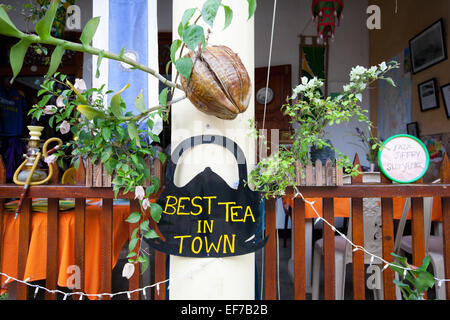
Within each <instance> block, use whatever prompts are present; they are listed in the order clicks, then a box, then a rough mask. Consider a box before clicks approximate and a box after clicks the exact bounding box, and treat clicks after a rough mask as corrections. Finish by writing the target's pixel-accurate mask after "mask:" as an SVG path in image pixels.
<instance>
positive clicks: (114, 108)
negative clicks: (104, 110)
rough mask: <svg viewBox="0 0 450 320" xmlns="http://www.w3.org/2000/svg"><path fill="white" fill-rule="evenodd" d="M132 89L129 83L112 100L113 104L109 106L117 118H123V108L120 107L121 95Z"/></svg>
mask: <svg viewBox="0 0 450 320" xmlns="http://www.w3.org/2000/svg"><path fill="white" fill-rule="evenodd" d="M129 87H130V84H129V83H128V84H127V85H126V86H125V87H123V88H122V89H120V90H119V91H118V92H117V93H116V94H115V95H113V97H112V98H111V102H110V105H109V110H110V111H111V113H112V114H113V115H114V116H116V117H117V118H121V117H122V108H121V107H120V100H121V99H122V97H121V93H122V92H124V91H125V90H126V89H128V88H129Z"/></svg>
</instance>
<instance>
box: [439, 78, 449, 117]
mask: <svg viewBox="0 0 450 320" xmlns="http://www.w3.org/2000/svg"><path fill="white" fill-rule="evenodd" d="M441 93H442V99H443V100H444V107H445V112H446V113H447V118H449V119H450V83H447V84H446V85H445V86H442V87H441Z"/></svg>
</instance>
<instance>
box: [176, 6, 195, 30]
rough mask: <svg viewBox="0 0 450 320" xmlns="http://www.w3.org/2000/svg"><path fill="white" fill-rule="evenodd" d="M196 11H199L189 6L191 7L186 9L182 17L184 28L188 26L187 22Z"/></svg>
mask: <svg viewBox="0 0 450 320" xmlns="http://www.w3.org/2000/svg"><path fill="white" fill-rule="evenodd" d="M195 11H197V9H196V8H189V9H186V10H184V12H183V17H182V18H181V22H180V23H181V25H182V27H183V29H184V28H186V26H187V24H188V23H189V21H190V20H191V19H192V17H193V16H194V13H195ZM180 36H181V35H180Z"/></svg>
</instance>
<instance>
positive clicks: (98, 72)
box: [95, 50, 105, 79]
mask: <svg viewBox="0 0 450 320" xmlns="http://www.w3.org/2000/svg"><path fill="white" fill-rule="evenodd" d="M104 55H105V51H104V50H102V51H100V53H99V54H98V57H97V70H96V71H95V77H96V78H97V79H98V78H99V77H100V65H101V64H102V59H103V57H104Z"/></svg>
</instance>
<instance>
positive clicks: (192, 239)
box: [147, 135, 267, 257]
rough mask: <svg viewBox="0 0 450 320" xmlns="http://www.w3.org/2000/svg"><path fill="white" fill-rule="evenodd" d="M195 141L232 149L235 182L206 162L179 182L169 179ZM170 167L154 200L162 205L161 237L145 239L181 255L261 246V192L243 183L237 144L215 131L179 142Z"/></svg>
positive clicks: (236, 252)
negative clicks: (203, 167)
mask: <svg viewBox="0 0 450 320" xmlns="http://www.w3.org/2000/svg"><path fill="white" fill-rule="evenodd" d="M200 144H216V145H219V146H222V147H224V148H226V149H228V150H229V151H230V152H232V153H233V155H234V157H235V158H236V160H237V163H238V171H239V184H238V186H237V188H232V187H230V186H229V185H228V184H227V183H226V182H225V181H224V180H223V179H222V178H221V177H220V176H219V175H218V174H216V173H215V172H213V171H212V170H211V168H209V167H207V168H206V169H205V170H204V171H203V172H201V173H199V174H197V175H196V176H195V177H194V178H193V179H192V180H191V181H189V182H188V183H187V184H186V185H185V186H183V187H177V186H176V185H175V184H174V173H175V168H176V165H177V162H178V159H179V158H180V157H181V155H182V154H183V152H184V151H186V150H188V149H189V148H191V147H193V146H196V145H200ZM167 172H168V173H169V176H168V179H167V182H166V185H165V189H164V191H163V192H162V194H161V196H160V198H159V200H158V203H159V205H161V207H162V208H163V214H162V217H161V220H160V221H159V223H158V229H159V231H160V232H161V234H162V235H163V237H164V239H162V238H157V239H151V240H147V241H148V243H149V245H150V246H151V247H153V248H155V249H157V250H159V251H162V252H164V253H167V254H170V255H177V256H184V257H227V256H236V255H242V254H247V253H251V252H254V251H256V250H258V249H260V248H262V247H263V246H264V245H265V243H266V240H267V238H266V239H262V236H261V232H262V226H261V224H260V222H261V221H260V220H261V219H260V203H261V198H260V195H259V193H258V192H254V191H252V190H250V189H249V187H248V186H246V185H245V183H244V182H245V181H246V180H247V163H246V160H245V156H244V153H243V152H242V150H241V148H240V147H239V146H238V145H237V144H236V143H235V142H234V141H232V140H230V139H228V138H226V137H223V136H216V135H205V136H196V137H191V138H189V139H186V140H184V141H183V142H181V143H180V144H179V145H178V146H177V148H176V149H175V150H174V151H173V153H172V156H171V159H170V160H168V165H167Z"/></svg>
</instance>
